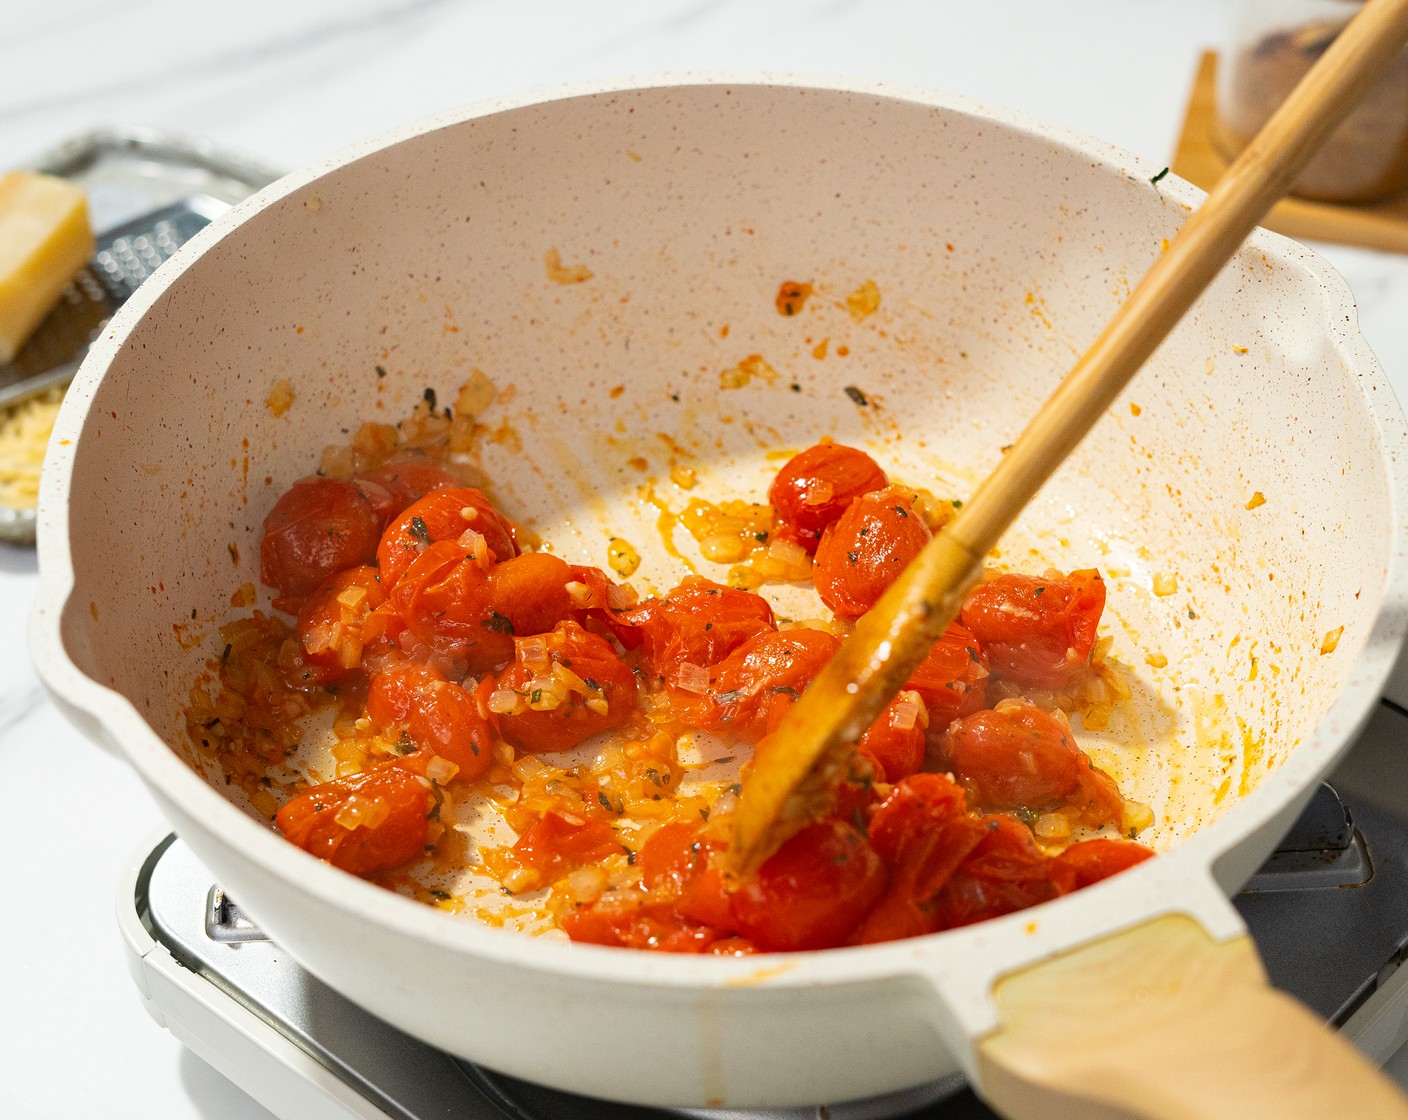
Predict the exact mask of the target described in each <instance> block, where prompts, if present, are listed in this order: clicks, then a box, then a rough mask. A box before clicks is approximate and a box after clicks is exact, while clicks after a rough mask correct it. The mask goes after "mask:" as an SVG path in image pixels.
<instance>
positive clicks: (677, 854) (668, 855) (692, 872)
mask: <svg viewBox="0 0 1408 1120" xmlns="http://www.w3.org/2000/svg"><path fill="white" fill-rule="evenodd" d="M723 848H724V845H723V844H721V843H719V842H717V841H713V840H710V839H708V838H706V837H704V836H703V835H701V830H700V827H699V826H698V825H693V824H688V823H685V822H682V821H672V822H670V823H669V824H665V825H662V826H661V827H660V828H658V829H656V830H655V831H654V832H653V833H651V835H650V839H648V840H647V841H646V842H645V844H644V846H643V847H642V848H641V850H640V852H639V854H638V855H637V857H636V864H637V865H638V866H639V867H640V873H641V883H642V884H643V885H644V886H645V888H646V889H647V890H650V891H652V892H655V893H657V894H661V895H663V896H665V897H670V898H673V899H674V900H675V910H676V912H678V913H679V914H680V915H682V916H683V917H685V918H688V919H689V920H691V921H695V922H702V923H703V924H705V925H711V926H714V927H715V928H717V929H723V930H727V929H731V928H732V921H733V916H732V911H731V909H730V905H729V897H728V890H727V884H726V881H725V877H724V872H723V868H722V866H721V865H720V863H719V859H720V857H721V853H722V851H723Z"/></svg>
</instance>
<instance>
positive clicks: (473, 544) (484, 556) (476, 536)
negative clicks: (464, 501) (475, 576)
mask: <svg viewBox="0 0 1408 1120" xmlns="http://www.w3.org/2000/svg"><path fill="white" fill-rule="evenodd" d="M460 512H461V513H465V512H470V513H476V512H478V511H477V510H475V509H474V507H473V506H465V508H464V509H462V510H460ZM465 520H466V521H467V520H469V518H465ZM456 543H457V544H458V545H459V546H460V547H461V548H462V549H464V550H465V551H466V552H468V553H469V555H470V559H472V560H473V561H474V563H475V565H476V566H477V567H478V568H479V569H480V570H481V571H487V570H488V568H489V564H490V563H491V561H492V558H491V557H490V555H489V542H488V541H486V540H485V539H484V534H483V533H479V532H476V531H475V530H473V529H466V530H465V531H464V532H463V533H461V534H460V538H459V540H458V541H457V542H456Z"/></svg>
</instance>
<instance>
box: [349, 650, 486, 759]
mask: <svg viewBox="0 0 1408 1120" xmlns="http://www.w3.org/2000/svg"><path fill="white" fill-rule="evenodd" d="M367 718H368V719H370V720H371V721H372V725H373V726H374V727H376V728H377V729H378V730H386V729H387V728H390V727H394V726H396V725H400V726H402V727H404V728H405V729H406V733H407V734H408V735H409V736H410V739H411V742H412V743H414V744H415V746H416V748H417V749H418V750H422V751H431V752H433V753H435V754H437V755H439V756H440V757H441V758H444V759H447V760H449V761H450V762H453V763H454V764H455V765H456V766H458V767H459V773H458V774H456V775H455V776H456V777H457V778H474V777H478V776H479V775H480V774H482V773H484V771H485V770H487V769H488V768H489V764H490V763H491V762H492V761H493V759H494V753H493V752H494V732H493V728H492V726H491V725H490V724H489V721H488V720H487V719H486V718H485V717H484V716H483V715H482V714H481V713H480V711H479V705H478V703H477V702H476V700H475V697H474V695H473V694H472V693H470V692H469V691H468V690H466V689H465V688H463V687H461V686H460V685H458V684H455V683H453V682H452V681H447V680H444V679H442V678H441V677H440V676H439V675H437V674H436V673H435V672H434V671H433V670H431V669H429V668H427V667H426V666H424V665H418V664H415V663H414V662H412V663H409V664H406V665H401V666H398V667H396V668H395V669H388V670H387V671H386V672H383V673H377V674H375V675H374V676H373V677H372V680H371V686H370V688H369V689H368V691H367Z"/></svg>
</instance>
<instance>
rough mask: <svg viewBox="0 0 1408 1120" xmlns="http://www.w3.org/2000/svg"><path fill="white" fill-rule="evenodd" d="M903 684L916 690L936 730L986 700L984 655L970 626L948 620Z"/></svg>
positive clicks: (969, 712) (986, 674) (986, 661)
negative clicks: (935, 640) (946, 627)
mask: <svg viewBox="0 0 1408 1120" xmlns="http://www.w3.org/2000/svg"><path fill="white" fill-rule="evenodd" d="M905 688H908V689H912V690H913V691H915V692H917V693H919V696H920V698H921V699H922V700H923V701H924V706H925V707H926V708H927V709H928V710H929V730H930V732H932V733H935V734H936V733H938V732H940V731H942V730H943V729H944V728H945V727H947V726H948V725H949V724H950V723H952V722H953V721H954V720H956V719H958V718H959V717H960V716H966V715H970V714H971V713H973V712H976V711H978V710H979V709H981V708H982V707H983V705H984V704H986V703H987V689H988V659H987V656H986V655H985V654H984V653H983V650H982V647H981V646H980V645H979V644H978V639H977V638H975V637H974V636H973V633H972V632H971V631H970V630H968V629H967V628H966V627H964V626H960V625H959V624H958V623H957V622H951V623H949V626H948V629H946V630H945V631H944V632H943V634H941V635H940V636H939V640H938V641H937V642H935V643H934V646H933V648H932V649H931V650H929V652H928V654H927V655H926V656H925V658H924V660H923V661H921V662H920V663H919V668H917V669H915V670H914V674H913V676H911V677H910V678H909V681H908V683H907V684H906V685H905Z"/></svg>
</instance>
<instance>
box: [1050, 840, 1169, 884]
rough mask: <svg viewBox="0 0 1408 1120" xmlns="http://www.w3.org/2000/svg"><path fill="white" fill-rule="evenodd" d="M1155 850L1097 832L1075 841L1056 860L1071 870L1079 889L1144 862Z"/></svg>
mask: <svg viewBox="0 0 1408 1120" xmlns="http://www.w3.org/2000/svg"><path fill="white" fill-rule="evenodd" d="M1153 854H1154V853H1153V851H1152V850H1151V849H1149V848H1146V847H1145V846H1144V845H1143V844H1136V843H1135V842H1134V841H1133V840H1118V839H1115V838H1114V837H1107V836H1097V837H1094V838H1092V839H1090V840H1081V841H1079V842H1077V843H1075V844H1072V845H1071V846H1070V847H1069V848H1067V849H1066V850H1065V851H1064V852H1062V853H1061V854H1060V855H1059V856H1057V857H1056V860H1057V862H1058V863H1060V864H1062V865H1064V866H1065V867H1066V868H1067V869H1068V870H1069V871H1070V872H1071V874H1072V875H1073V876H1074V880H1075V885H1074V889H1075V890H1079V889H1080V888H1082V887H1088V886H1090V885H1091V884H1092V883H1098V882H1100V880H1101V879H1108V878H1109V877H1110V876H1111V875H1118V874H1119V873H1120V872H1121V871H1125V870H1127V869H1128V868H1131V867H1133V866H1135V865H1136V864H1139V863H1143V862H1144V861H1145V860H1146V859H1149V858H1150V857H1151V856H1153Z"/></svg>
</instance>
